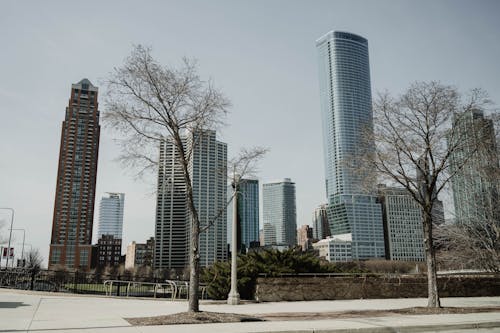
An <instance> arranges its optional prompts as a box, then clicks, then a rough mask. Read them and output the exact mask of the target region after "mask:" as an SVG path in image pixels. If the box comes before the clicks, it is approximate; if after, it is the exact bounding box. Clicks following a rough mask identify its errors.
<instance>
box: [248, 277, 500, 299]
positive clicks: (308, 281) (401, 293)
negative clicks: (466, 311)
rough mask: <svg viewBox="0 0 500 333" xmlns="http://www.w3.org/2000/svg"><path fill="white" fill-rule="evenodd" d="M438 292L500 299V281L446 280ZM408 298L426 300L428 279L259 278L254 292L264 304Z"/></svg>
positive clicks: (485, 279) (445, 295)
mask: <svg viewBox="0 0 500 333" xmlns="http://www.w3.org/2000/svg"><path fill="white" fill-rule="evenodd" d="M438 288H439V292H440V296H441V297H474V296H500V277H499V276H464V275H462V276H443V277H439V278H438ZM409 297H427V278H426V277H425V276H401V277H395V278H394V277H383V276H364V277H363V276H361V277H345V276H341V277H339V276H315V277H302V276H297V277H296V276H290V277H279V278H262V277H260V278H258V279H257V287H256V292H255V299H256V300H258V301H261V302H274V301H311V300H334V299H360V298H365V299H366V298H409Z"/></svg>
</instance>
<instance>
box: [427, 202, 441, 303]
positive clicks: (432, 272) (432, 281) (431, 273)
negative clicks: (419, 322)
mask: <svg viewBox="0 0 500 333" xmlns="http://www.w3.org/2000/svg"><path fill="white" fill-rule="evenodd" d="M431 211H432V209H426V210H425V211H424V212H423V215H424V243H425V259H426V263H427V288H428V302H427V306H428V307H432V308H440V307H441V302H440V300H439V293H438V287H437V274H436V258H435V254H434V245H433V242H432V215H431V214H432V212H431Z"/></svg>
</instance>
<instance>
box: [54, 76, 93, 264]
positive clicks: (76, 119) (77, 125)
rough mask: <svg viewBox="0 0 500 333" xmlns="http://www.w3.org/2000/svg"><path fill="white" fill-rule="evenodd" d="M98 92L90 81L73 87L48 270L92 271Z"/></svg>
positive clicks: (61, 154) (64, 128)
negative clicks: (56, 267) (55, 268)
mask: <svg viewBox="0 0 500 333" xmlns="http://www.w3.org/2000/svg"><path fill="white" fill-rule="evenodd" d="M97 91H98V89H97V87H95V86H93V85H92V83H91V82H90V81H89V80H87V79H83V80H81V81H80V82H78V83H77V84H73V85H72V87H71V97H70V100H69V105H68V107H67V108H66V117H65V119H64V121H63V123H62V133H61V147H60V151H59V167H58V171H57V188H56V198H55V205H54V219H53V222H52V238H51V242H50V255H49V268H53V267H55V266H63V267H66V268H68V269H85V270H86V269H89V268H90V261H91V260H90V259H91V249H92V246H91V242H92V224H93V220H94V200H95V184H96V173H97V156H98V151H99V133H100V126H99V111H98V110H97Z"/></svg>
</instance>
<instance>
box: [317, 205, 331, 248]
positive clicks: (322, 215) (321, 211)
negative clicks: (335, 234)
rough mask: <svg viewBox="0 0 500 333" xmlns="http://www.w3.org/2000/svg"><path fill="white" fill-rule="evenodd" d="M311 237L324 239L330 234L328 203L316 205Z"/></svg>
mask: <svg viewBox="0 0 500 333" xmlns="http://www.w3.org/2000/svg"><path fill="white" fill-rule="evenodd" d="M312 222H313V238H314V239H325V238H327V237H328V236H331V235H332V233H331V232H330V225H329V224H328V205H327V204H324V205H320V206H318V207H317V208H316V209H315V210H314V213H313V218H312Z"/></svg>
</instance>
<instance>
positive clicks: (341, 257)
mask: <svg viewBox="0 0 500 333" xmlns="http://www.w3.org/2000/svg"><path fill="white" fill-rule="evenodd" d="M351 236H352V235H351V234H343V235H335V236H332V237H327V238H325V239H322V240H320V241H318V242H316V243H313V245H312V246H313V248H314V249H315V250H317V251H318V255H319V257H320V258H324V259H325V260H327V261H329V262H347V261H352V238H351Z"/></svg>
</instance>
